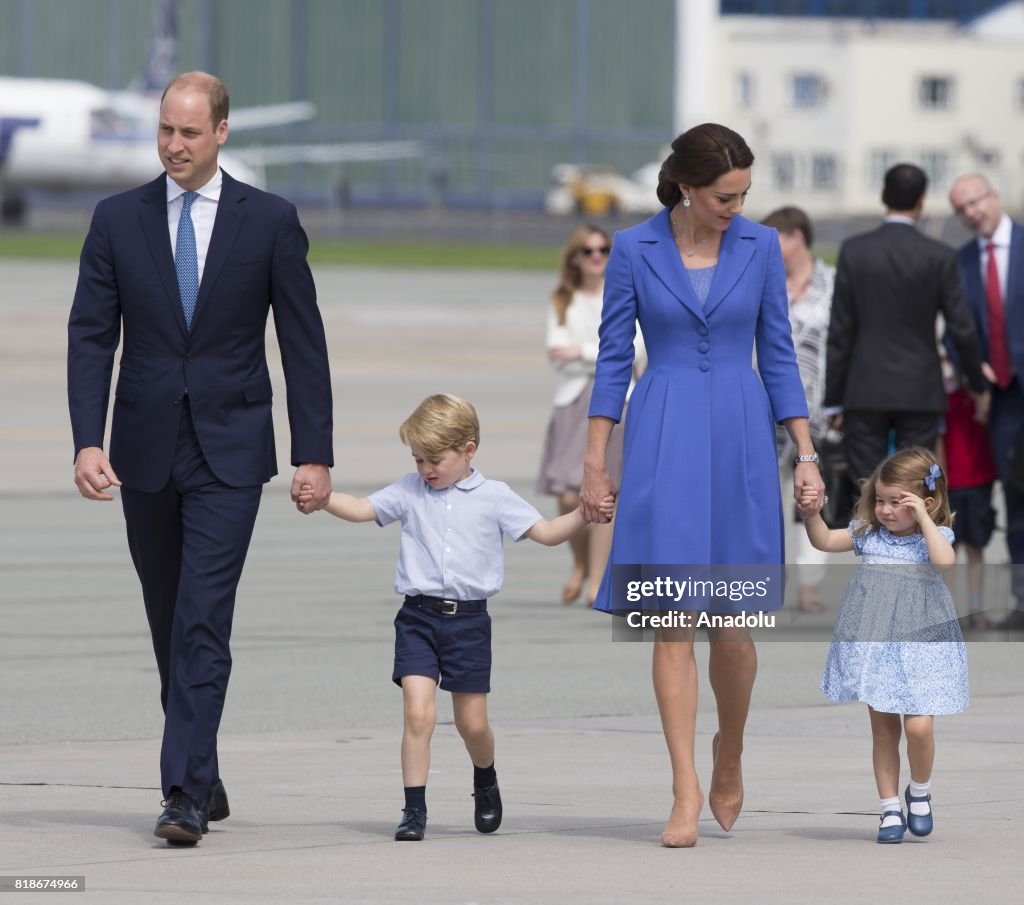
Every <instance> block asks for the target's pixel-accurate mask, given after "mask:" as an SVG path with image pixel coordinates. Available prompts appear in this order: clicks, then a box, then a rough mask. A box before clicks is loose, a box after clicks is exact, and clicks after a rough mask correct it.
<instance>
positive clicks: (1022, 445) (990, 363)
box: [949, 173, 1024, 631]
mask: <svg viewBox="0 0 1024 905" xmlns="http://www.w3.org/2000/svg"><path fill="white" fill-rule="evenodd" d="M949 202H950V204H951V205H952V206H953V211H954V212H955V213H956V215H957V217H959V218H960V222H961V223H963V225H964V226H966V227H967V228H968V229H969V230H970V231H971V232H973V233H974V234H975V236H976V237H977V238H976V239H974V240H972V241H970V242H968V243H967V244H966V245H964V246H963V247H962V248H961V249H960V250H959V252H958V253H957V261H958V263H959V265H960V276H961V280H962V282H963V287H964V293H965V294H966V295H967V300H968V302H969V304H970V307H971V313H972V314H973V315H974V320H975V323H976V324H977V327H978V335H979V337H980V338H981V344H982V356H983V357H984V359H985V364H984V365H983V366H982V367H983V370H984V372H985V376H986V378H988V380H989V382H990V383H991V384H992V406H991V410H990V414H989V430H990V432H991V436H992V452H993V454H994V456H995V460H996V469H997V471H998V472H999V480H1000V482H1001V483H1002V486H1003V495H1004V499H1005V501H1006V545H1007V547H1008V548H1009V553H1010V560H1011V562H1013V563H1014V565H1015V566H1016V568H1014V570H1013V580H1012V581H1013V584H1012V591H1013V596H1014V597H1015V598H1016V601H1017V608H1016V610H1014V611H1013V612H1012V613H1010V615H1009V617H1008V618H1007V619H1006V620H1005V621H1004V622H1002V623H1000V624H999V625H997V626H996V628H1001V629H1013V630H1016V631H1024V388H1022V386H1021V379H1022V378H1024V227H1022V226H1021V225H1020V224H1018V223H1014V222H1013V221H1012V220H1011V219H1010V217H1009V216H1008V215H1007V214H1006V213H1005V212H1004V211H1003V208H1002V203H1001V201H1000V199H999V193H998V192H996V190H995V189H994V188H993V187H992V185H991V183H989V181H988V180H987V179H986V178H985V177H984V176H981V175H979V174H976V173H972V174H969V175H965V176H961V177H960V178H959V179H957V180H956V181H955V182H954V183H953V186H952V188H951V189H950V190H949Z"/></svg>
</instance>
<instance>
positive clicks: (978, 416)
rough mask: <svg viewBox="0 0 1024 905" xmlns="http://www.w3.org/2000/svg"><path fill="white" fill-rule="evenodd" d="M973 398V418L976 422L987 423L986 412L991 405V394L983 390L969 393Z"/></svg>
mask: <svg viewBox="0 0 1024 905" xmlns="http://www.w3.org/2000/svg"><path fill="white" fill-rule="evenodd" d="M971 398H972V399H973V400H974V420H975V421H977V422H978V424H988V413H989V409H990V408H991V407H992V394H991V393H990V392H989V391H988V390H985V392H984V393H971Z"/></svg>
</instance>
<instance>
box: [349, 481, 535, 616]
mask: <svg viewBox="0 0 1024 905" xmlns="http://www.w3.org/2000/svg"><path fill="white" fill-rule="evenodd" d="M368 499H369V501H370V504H371V505H372V506H373V511H374V513H375V514H376V516H377V524H379V525H381V526H384V525H389V524H391V522H394V521H400V522H401V523H402V542H401V546H400V548H399V551H398V569H397V570H396V571H395V592H396V593H398V594H410V595H416V594H425V595H426V596H428V597H442V598H444V599H446V600H486V599H488V598H490V597H493V596H494V595H495V594H497V593H498V591H500V590H501V582H502V579H503V578H504V577H505V553H504V549H503V546H502V545H503V542H504V538H503V535H508V536H509V537H510V538H512V540H514V541H520V540H522V539H523V537H524V535H525V534H526V532H527V531H529V530H530V528H532V527H533V526H534V525H535V524H537V522H539V521H540V520H541V518H542V516H541V514H540V513H539V512H538V511H537V510H536V508H534V507H533V506H531V505H530V504H529V503H527V502H526V500H524V499H523V498H522V497H520V496H519V495H518V494H516V493H514V492H513V491H512V489H511V488H510V487H509V486H508V484H504V483H502V482H501V481H489V480H487V479H486V478H485V477H484V476H483V475H482V474H480V472H479V471H477V470H476V469H475V468H474V469H473V471H472V472H471V473H470V475H469V477H468V478H464V479H463V480H461V481H456V482H455V483H454V484H452V485H451V487H446V488H444V489H443V490H435V489H434V488H432V487H431V486H430V485H429V484H427V482H426V481H424V480H423V479H422V478H421V477H420V476H419V475H418V474H407V475H405V477H403V478H401V479H400V480H398V481H395V483H394V484H391V485H389V486H387V487H385V488H384V489H383V490H378V491H377V492H376V493H372V494H370V496H369V497H368Z"/></svg>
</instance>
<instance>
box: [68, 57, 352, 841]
mask: <svg viewBox="0 0 1024 905" xmlns="http://www.w3.org/2000/svg"><path fill="white" fill-rule="evenodd" d="M227 137H228V95H227V90H226V89H225V87H224V85H223V83H221V82H220V81H219V80H218V79H216V78H215V77H213V76H211V75H208V74H206V73H202V72H190V73H185V74H184V75H181V76H178V78H176V79H175V80H174V81H173V82H171V84H170V85H169V86H168V88H167V90H166V91H165V92H164V96H163V99H162V100H161V104H160V125H159V135H158V140H157V146H158V150H159V155H160V160H161V162H162V163H163V166H164V169H165V170H166V175H164V174H161V175H160V176H159V177H158V178H157V179H155V180H154V181H153V182H151V183H149V184H148V185H144V186H141V187H140V188H137V189H133V190H131V191H128V192H125V193H123V194H120V195H115V196H114V197H112V198H107V199H106V200H104V201H102V202H100V204H99V205H98V206H97V208H96V212H95V214H94V216H93V220H92V225H91V227H90V229H89V234H88V236H87V237H86V240H85V245H84V247H83V249H82V258H81V265H80V270H79V276H78V287H77V289H76V291H75V300H74V304H73V306H72V309H71V318H70V322H69V325H68V400H69V407H70V412H71V425H72V430H73V433H74V442H75V483H76V484H77V486H78V489H79V491H80V493H81V494H82V496H84V497H85V498H86V499H90V500H111V499H112V496H111V495H110V494H109V493H107V492H106V491H108V490H109V489H110V488H111V487H119V488H120V495H121V502H122V506H123V509H124V517H125V524H126V527H127V533H128V546H129V549H130V551H131V556H132V561H133V563H134V564H135V569H136V571H137V572H138V575H139V580H140V581H141V583H142V593H143V598H144V600H145V605H146V616H147V618H148V620H149V626H150V631H151V634H152V638H153V648H154V651H155V653H156V661H157V667H158V669H159V673H160V700H161V704H162V705H163V709H164V736H163V745H162V749H161V755H160V772H161V780H162V788H163V794H164V798H165V801H164V805H165V809H164V811H163V813H162V814H161V816H160V818H159V819H158V821H157V825H156V835H157V836H158V837H160V838H163V839H167V840H168V841H169V842H172V843H178V844H194V843H196V842H198V841H199V840H200V839H201V838H202V834H203V833H204V832H205V831H206V828H207V822H208V821H209V820H221V819H223V818H224V817H226V816H227V815H228V802H227V795H226V793H225V791H224V785H223V783H222V782H221V780H220V774H219V769H218V764H217V729H218V726H219V724H220V719H221V713H222V711H223V706H224V697H225V693H226V691H227V684H228V675H229V673H230V670H231V653H230V648H229V639H230V634H231V619H232V614H233V611H234V603H235V590H236V588H237V586H238V580H239V578H240V576H241V573H242V566H243V564H244V562H245V555H246V552H247V550H248V547H249V540H250V537H251V536H252V530H253V525H254V523H255V520H256V513H257V510H258V508H259V501H260V495H261V491H262V486H263V484H264V483H266V482H267V481H269V480H270V478H271V477H272V476H273V475H274V474H276V473H277V456H276V452H275V449H274V433H273V422H272V419H271V397H272V388H271V383H270V374H269V371H268V368H267V359H266V354H265V349H264V338H265V333H266V322H267V315H268V313H269V312H270V310H271V309H273V312H274V327H275V329H276V332H277V339H278V344H279V346H280V349H281V360H282V364H283V367H284V373H285V379H286V381H287V390H288V392H287V396H288V418H289V423H290V426H291V441H292V442H291V459H292V463H293V464H294V465H296V466H297V470H296V472H295V476H294V479H293V482H292V499H293V500H296V501H297V500H298V491H299V487H300V485H301V484H306V483H308V484H311V485H312V486H313V487H314V488H315V494H314V499H313V500H312V501H310V502H309V503H306V504H299V503H298V502H297V503H296V505H297V506H298V508H299V509H300V510H301V511H303V512H306V513H309V512H312V511H314V510H316V509H319V508H322V507H323V506H324V505H325V504H326V502H327V499H328V497H329V495H330V490H331V481H330V471H329V469H330V467H331V466H332V465H333V453H332V414H331V378H330V371H329V367H328V359H327V346H326V341H325V337H324V328H323V322H322V320H321V318H320V312H319V309H318V308H317V303H316V290H315V287H314V285H313V278H312V274H311V273H310V270H309V266H308V265H307V263H306V251H307V248H308V242H307V240H306V235H305V233H304V232H303V230H302V227H301V226H300V225H299V220H298V216H297V214H296V211H295V208H294V206H293V205H291V204H289V203H288V202H286V201H284V200H283V199H281V198H278V197H276V196H274V195H270V194H267V193H266V192H261V191H259V190H257V189H254V188H252V187H251V186H248V185H243V184H242V183H240V182H236V181H235V180H234V179H232V178H231V177H230V176H229V175H228V174H227V173H225V172H223V171H222V170H220V168H219V167H218V164H217V155H218V152H219V150H220V146H221V145H223V144H224V142H225V141H226V140H227ZM122 330H123V334H124V344H123V349H122V353H121V359H120V363H119V364H120V369H119V372H118V377H117V385H116V388H115V391H114V413H113V425H112V428H111V436H110V455H109V458H108V457H107V456H106V455H105V454H104V452H103V438H104V429H105V425H106V415H107V403H108V400H109V395H110V380H111V372H112V369H113V362H114V354H115V351H116V349H117V345H118V341H119V338H120V336H121V333H122Z"/></svg>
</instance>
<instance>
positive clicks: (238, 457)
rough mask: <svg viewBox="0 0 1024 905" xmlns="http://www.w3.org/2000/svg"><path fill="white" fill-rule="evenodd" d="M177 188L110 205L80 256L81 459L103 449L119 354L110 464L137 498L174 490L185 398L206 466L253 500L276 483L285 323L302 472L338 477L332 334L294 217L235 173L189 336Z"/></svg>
mask: <svg viewBox="0 0 1024 905" xmlns="http://www.w3.org/2000/svg"><path fill="white" fill-rule="evenodd" d="M166 178H167V177H166V176H164V175H161V176H160V177H158V178H157V179H155V180H153V181H152V182H150V183H148V184H147V185H144V186H141V187H139V188H136V189H132V190H131V191H128V192H124V193H122V194H120V195H115V196H113V197H111V198H107V199H105V200H104V201H101V202H100V204H99V205H98V206H97V207H96V211H95V214H94V215H93V220H92V226H91V227H90V229H89V234H88V236H87V237H86V240H85V245H84V247H83V248H82V258H81V265H80V269H79V275H78V287H77V289H76V291H75V300H74V304H73V306H72V310H71V318H70V322H69V325H68V401H69V408H70V412H71V426H72V431H73V434H74V442H75V454H76V456H77V454H78V451H79V450H81V449H82V448H84V447H89V446H98V447H101V448H102V447H103V437H104V428H105V425H106V416H107V405H108V401H109V395H110V381H111V374H112V370H113V363H114V354H115V351H116V349H117V345H118V341H119V338H120V334H121V331H122V325H123V332H124V346H123V350H122V354H121V360H120V370H119V373H118V377H117V385H116V389H115V391H114V397H115V398H114V414H113V425H112V428H111V436H110V452H109V458H110V463H111V465H112V467H113V469H114V471H115V472H117V475H118V477H119V478H120V479H121V481H122V483H123V484H124V485H125V486H126V487H130V488H133V489H136V490H142V491H146V492H156V491H158V490H161V489H162V488H163V487H164V486H165V485H166V483H167V481H168V479H169V477H170V472H171V465H172V461H173V458H174V454H175V448H176V441H177V436H178V425H179V422H180V419H181V412H182V400H183V398H184V394H185V392H186V389H187V390H188V399H189V404H190V408H191V412H192V420H193V422H194V423H195V430H196V434H197V436H198V438H199V442H200V446H201V447H202V450H203V454H204V455H205V457H206V460H207V463H208V464H209V466H210V468H211V469H212V470H213V472H214V474H216V475H217V477H218V478H219V479H220V480H221V481H223V482H224V483H225V484H227V485H229V486H233V487H245V486H252V485H256V484H262V483H264V482H266V481H269V480H270V478H271V477H273V475H275V474H276V473H277V456H276V453H275V449H274V430H273V421H272V418H271V398H272V396H273V391H272V388H271V383H270V374H269V371H268V368H267V358H266V352H265V335H266V324H267V315H268V313H269V312H270V310H271V309H273V312H274V327H275V329H276V332H277V339H278V345H279V346H280V349H281V360H282V364H283V367H284V373H285V379H286V383H287V395H288V419H289V423H290V426H291V439H292V444H291V459H292V463H293V464H295V465H299V464H303V463H323V464H326V465H333V464H334V460H333V453H332V399H331V378H330V370H329V366H328V359H327V344H326V340H325V336H324V328H323V322H322V320H321V318H320V311H319V309H318V308H317V303H316V289H315V287H314V285H313V277H312V274H311V273H310V270H309V265H308V264H307V263H306V252H307V250H308V245H309V243H308V241H307V239H306V234H305V233H304V232H303V230H302V227H301V226H300V225H299V219H298V215H297V213H296V211H295V207H294V206H293V205H292V204H290V203H288V202H287V201H285V200H284V199H282V198H279V197H277V196H275V195H271V194H268V193H267V192H262V191H260V190H258V189H255V188H253V187H252V186H249V185H245V184H243V183H240V182H237V181H236V180H234V179H232V178H231V177H230V176H229V175H228V174H227V173H224V174H223V184H222V187H221V195H220V201H219V203H218V206H217V215H216V219H215V221H214V227H213V234H212V236H211V239H210V247H209V250H208V252H207V255H206V263H205V266H204V269H203V278H202V282H201V283H200V286H199V297H198V300H197V303H196V311H195V314H194V317H193V320H192V327H191V330H190V329H188V328H187V327H186V326H185V318H184V314H183V311H182V307H181V299H180V296H179V293H178V281H177V276H176V274H175V270H174V259H173V256H172V253H171V240H170V233H169V230H168V226H167V194H166Z"/></svg>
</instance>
